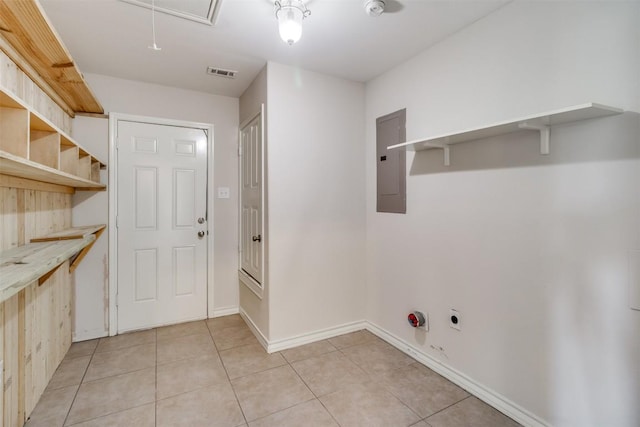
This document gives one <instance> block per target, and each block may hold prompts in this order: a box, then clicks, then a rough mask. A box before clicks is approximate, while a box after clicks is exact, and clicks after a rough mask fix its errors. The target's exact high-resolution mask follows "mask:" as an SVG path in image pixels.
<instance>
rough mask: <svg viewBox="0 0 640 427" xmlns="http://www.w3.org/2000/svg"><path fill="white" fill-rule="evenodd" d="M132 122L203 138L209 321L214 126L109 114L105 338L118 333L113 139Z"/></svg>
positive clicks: (209, 314) (210, 311) (114, 146)
mask: <svg viewBox="0 0 640 427" xmlns="http://www.w3.org/2000/svg"><path fill="white" fill-rule="evenodd" d="M119 121H126V122H136V123H144V124H152V125H162V126H174V127H187V128H192V129H201V130H203V131H205V132H206V134H207V182H206V185H207V230H208V235H207V317H208V318H211V317H213V314H212V313H213V286H214V282H213V277H214V274H213V273H214V272H213V267H214V263H213V253H214V252H213V249H214V238H215V235H214V233H213V228H214V227H213V224H214V222H213V220H214V215H213V214H214V210H213V208H214V200H215V198H214V186H213V177H214V168H213V167H214V163H213V159H214V145H213V144H214V138H213V130H214V126H213V125H212V124H210V123H198V122H189V121H184V120H172V119H163V118H157V117H147V116H138V115H132V114H123V113H109V166H108V173H109V185H108V187H107V188H108V191H109V279H108V286H109V304H108V306H109V336H114V335H116V334H117V333H118V308H117V304H116V300H117V298H118V245H117V242H118V228H117V227H116V212H117V211H118V185H117V180H116V177H117V176H118V170H117V169H118V165H117V163H116V139H117V131H118V122H119Z"/></svg>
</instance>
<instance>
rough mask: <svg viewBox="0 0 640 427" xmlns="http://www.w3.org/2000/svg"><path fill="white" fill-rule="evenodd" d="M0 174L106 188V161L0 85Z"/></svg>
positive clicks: (97, 188) (65, 184) (93, 188)
mask: <svg viewBox="0 0 640 427" xmlns="http://www.w3.org/2000/svg"><path fill="white" fill-rule="evenodd" d="M0 127H1V128H2V133H0V173H1V174H4V175H11V176H16V177H20V178H26V179H31V180H35V181H41V182H48V183H52V184H58V185H64V186H68V187H73V188H75V189H78V190H92V191H100V190H105V189H106V185H104V184H101V183H100V169H103V168H104V167H105V165H104V163H102V162H101V161H100V160H98V159H97V158H96V157H94V156H92V155H91V154H90V153H89V152H88V151H87V150H85V149H84V148H82V147H81V146H80V145H79V144H78V143H77V142H75V141H74V140H73V139H72V138H71V137H70V136H68V135H67V134H65V133H64V132H62V131H61V130H60V129H58V128H56V127H55V126H54V125H53V124H52V123H51V122H49V121H48V120H47V119H45V118H44V117H42V116H41V115H40V114H39V113H37V112H36V111H33V110H31V109H30V108H29V107H28V106H27V105H25V104H24V103H22V101H20V100H19V99H17V98H16V97H14V96H13V95H12V94H11V93H10V92H9V91H7V90H5V89H4V88H1V87H0Z"/></svg>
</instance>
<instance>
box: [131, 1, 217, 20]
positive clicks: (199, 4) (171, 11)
mask: <svg viewBox="0 0 640 427" xmlns="http://www.w3.org/2000/svg"><path fill="white" fill-rule="evenodd" d="M120 1H123V2H125V3H129V4H133V5H136V6H141V7H146V8H147V9H151V0H120ZM221 1H222V0H189V1H185V0H155V10H156V11H157V12H162V13H166V14H168V15H173V16H177V17H178V18H183V19H188V20H190V21H195V22H199V23H201V24H207V25H213V24H214V23H215V20H216V17H217V14H218V10H219V9H220V3H221Z"/></svg>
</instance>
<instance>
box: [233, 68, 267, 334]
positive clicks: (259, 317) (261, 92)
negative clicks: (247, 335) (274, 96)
mask: <svg viewBox="0 0 640 427" xmlns="http://www.w3.org/2000/svg"><path fill="white" fill-rule="evenodd" d="M262 105H265V116H267V115H268V114H269V113H268V111H266V105H267V67H266V66H265V67H264V68H263V69H262V71H260V73H259V74H258V75H257V76H256V78H255V79H254V81H253V82H252V83H251V85H250V86H249V87H248V88H247V90H245V91H244V93H243V94H242V96H241V97H240V124H241V125H242V124H243V122H245V121H246V120H250V119H251V118H252V117H254V116H255V115H256V114H257V113H258V112H260V109H261V108H262ZM264 123H265V129H264V130H263V134H264V135H265V138H264V139H265V140H264V141H263V144H264V146H265V147H268V145H269V144H268V139H269V138H268V128H267V125H266V123H267V120H266V117H265V118H264ZM268 167H269V166H268V164H267V166H266V168H267V170H268ZM263 184H264V185H265V187H266V189H267V190H268V182H265V183H263ZM268 208H269V201H268V200H264V201H263V209H265V213H266V214H267V215H268ZM263 234H264V235H265V239H264V242H265V243H268V241H269V237H270V236H269V229H268V224H264V228H263ZM263 248H264V250H265V266H264V268H265V272H264V276H263V293H262V299H260V298H258V296H257V295H256V294H255V293H253V291H251V290H250V289H249V288H248V287H246V286H245V285H244V284H242V283H241V282H240V281H238V283H239V292H240V309H241V310H242V311H243V314H245V315H246V316H247V317H249V319H250V321H251V322H252V323H253V326H255V327H256V328H257V329H258V331H259V332H260V334H261V335H262V336H263V337H264V338H265V339H267V340H268V339H269V336H270V328H269V309H270V307H269V292H270V286H269V253H268V249H269V247H268V245H265V246H264V247H263Z"/></svg>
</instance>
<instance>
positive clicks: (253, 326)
mask: <svg viewBox="0 0 640 427" xmlns="http://www.w3.org/2000/svg"><path fill="white" fill-rule="evenodd" d="M240 316H241V317H242V318H243V319H244V321H245V322H246V323H247V325H248V326H249V329H251V332H253V335H255V336H256V338H257V339H258V342H259V343H260V345H261V346H262V347H264V349H265V350H266V351H267V352H268V351H269V341H268V340H267V337H265V336H264V335H263V334H262V331H261V330H260V328H258V327H257V326H256V324H255V323H253V320H251V318H250V317H249V315H248V314H247V312H246V311H244V310H243V309H242V307H240Z"/></svg>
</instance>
